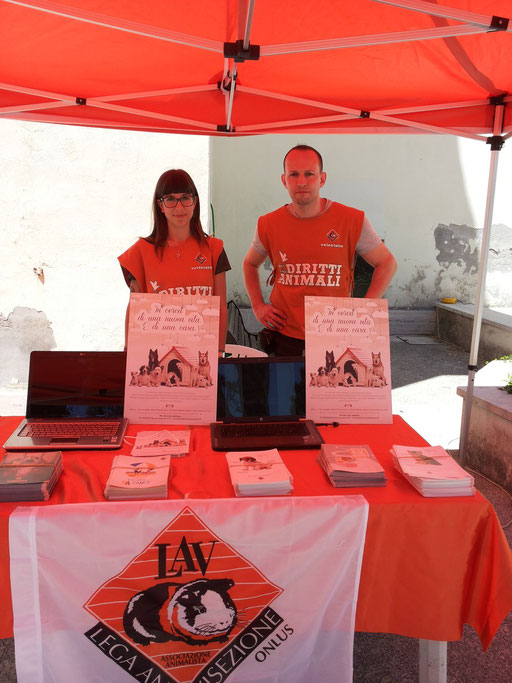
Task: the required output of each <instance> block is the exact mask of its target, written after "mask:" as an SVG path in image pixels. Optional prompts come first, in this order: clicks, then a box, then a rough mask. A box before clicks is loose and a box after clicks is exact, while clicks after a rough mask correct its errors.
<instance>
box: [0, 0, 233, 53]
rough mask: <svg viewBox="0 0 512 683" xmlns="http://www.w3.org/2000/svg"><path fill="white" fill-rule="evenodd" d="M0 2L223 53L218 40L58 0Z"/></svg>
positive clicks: (7, 0) (4, 0) (12, 0)
mask: <svg viewBox="0 0 512 683" xmlns="http://www.w3.org/2000/svg"><path fill="white" fill-rule="evenodd" d="M0 2H8V3H10V4H12V5H20V6H21V7H27V8H28V9H33V10H38V11H40V12H46V13H48V14H56V15H58V16H61V17H65V18H66V19H73V20H75V21H83V22H85V23H87V24H94V25H96V26H103V27H105V28H110V29H113V30H115V31H124V32H126V33H133V34H135V35H139V36H144V37H145V38H155V39H156V40H165V41H167V42H170V43H178V44H180V45H186V46H187V47H196V48H199V49H201V50H211V51H212V52H220V54H223V53H224V45H223V43H221V42H220V41H218V40H208V39H206V38H199V37H198V36H190V35H188V34H186V33H178V32H176V31H169V30H167V29H163V28H158V27H157V26H149V25H147V24H140V23H138V22H135V21H128V20H126V19H119V18H118V17H109V16H107V15H106V14H99V13H98V12H89V11H87V10H81V9H80V8H78V7H70V6H68V5H62V4H60V3H58V2H50V0H0Z"/></svg>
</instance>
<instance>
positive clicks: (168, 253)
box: [118, 237, 231, 296]
mask: <svg viewBox="0 0 512 683" xmlns="http://www.w3.org/2000/svg"><path fill="white" fill-rule="evenodd" d="M118 260H119V263H120V264H121V268H122V269H123V273H124V276H125V279H126V282H127V284H129V281H130V279H131V278H130V276H132V277H134V278H135V279H136V280H137V282H138V283H139V285H140V287H141V289H142V291H143V292H148V293H151V294H152V293H156V292H158V293H159V294H193V295H198V296H201V295H203V296H204V295H208V294H212V293H213V280H214V277H215V275H216V274H218V273H222V272H225V271H226V270H229V269H230V267H231V266H230V265H229V261H228V259H227V256H226V253H225V251H224V246H223V243H222V240H219V239H217V238H216V237H207V238H206V241H202V242H201V244H198V242H197V240H196V239H195V238H194V237H189V238H188V239H187V240H185V242H182V243H180V245H179V246H178V247H164V251H163V254H162V258H160V257H159V256H158V255H157V253H156V251H155V247H154V246H153V245H152V244H151V242H148V241H147V240H146V239H142V238H141V239H139V240H138V241H137V242H136V243H135V244H134V245H133V246H131V247H130V248H129V249H128V250H127V251H125V252H124V254H121V256H119V257H118Z"/></svg>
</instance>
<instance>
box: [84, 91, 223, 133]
mask: <svg viewBox="0 0 512 683" xmlns="http://www.w3.org/2000/svg"><path fill="white" fill-rule="evenodd" d="M87 106H88V107H96V108H98V109H108V110H110V111H119V112H122V113H124V114H135V115H136V116H143V117H144V118H150V119H157V120H159V121H172V122H174V123H183V124H185V125H188V126H195V127H197V128H203V129H204V130H211V131H213V130H214V131H217V126H216V125H215V124H213V123H206V122H205V121H194V120H193V119H183V118H181V117H180V116H170V115H169V114H160V113H159V112H154V111H147V110H146V109H135V108H133V107H122V106H120V105H118V104H110V102H102V101H101V100H95V99H94V98H91V99H88V100H87ZM82 125H83V124H82Z"/></svg>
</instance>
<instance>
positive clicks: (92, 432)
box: [19, 422, 119, 438]
mask: <svg viewBox="0 0 512 683" xmlns="http://www.w3.org/2000/svg"><path fill="white" fill-rule="evenodd" d="M118 428H119V423H118V422H44V423H36V424H27V425H25V427H24V428H23V429H22V430H21V432H20V434H19V436H32V437H34V438H38V437H39V438H44V437H51V436H60V437H66V436H69V437H73V438H76V437H80V436H99V437H103V438H104V437H112V436H114V435H115V434H116V433H117V430H118Z"/></svg>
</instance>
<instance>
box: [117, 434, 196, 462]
mask: <svg viewBox="0 0 512 683" xmlns="http://www.w3.org/2000/svg"><path fill="white" fill-rule="evenodd" d="M189 450H190V429H183V430H170V429H162V430H160V431H159V432H151V431H142V432H138V434H137V436H136V438H135V444H134V446H133V448H132V452H131V454H132V456H133V455H135V456H137V457H140V456H143V457H146V456H148V455H172V456H173V457H174V458H179V457H181V456H183V455H187V453H188V452H189Z"/></svg>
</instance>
